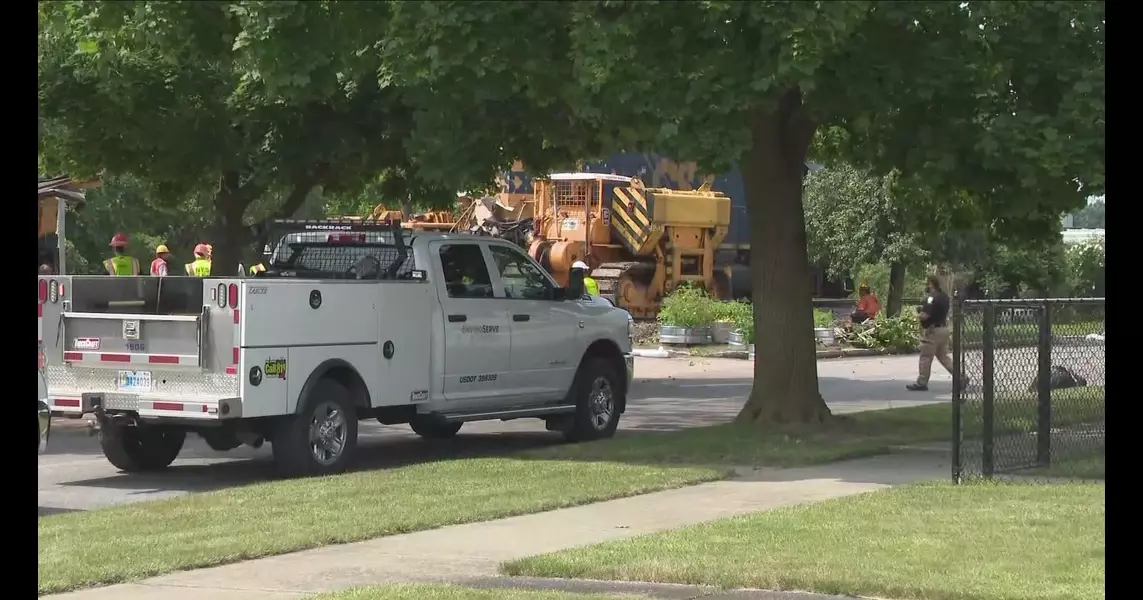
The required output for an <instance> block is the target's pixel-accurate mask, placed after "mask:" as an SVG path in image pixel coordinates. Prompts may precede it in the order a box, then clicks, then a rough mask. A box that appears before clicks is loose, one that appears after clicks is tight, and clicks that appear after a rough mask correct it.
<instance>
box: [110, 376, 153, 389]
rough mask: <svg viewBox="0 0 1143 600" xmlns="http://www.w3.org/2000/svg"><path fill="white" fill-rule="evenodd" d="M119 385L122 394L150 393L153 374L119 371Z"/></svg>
mask: <svg viewBox="0 0 1143 600" xmlns="http://www.w3.org/2000/svg"><path fill="white" fill-rule="evenodd" d="M118 383H119V391H121V392H149V391H151V372H150V371H119V382H118Z"/></svg>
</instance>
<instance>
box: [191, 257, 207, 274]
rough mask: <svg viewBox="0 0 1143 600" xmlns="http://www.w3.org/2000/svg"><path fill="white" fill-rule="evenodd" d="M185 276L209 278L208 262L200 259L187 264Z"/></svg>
mask: <svg viewBox="0 0 1143 600" xmlns="http://www.w3.org/2000/svg"><path fill="white" fill-rule="evenodd" d="M187 275H190V276H191V277H210V261H209V260H206V259H205V258H200V259H197V260H195V261H194V262H192V263H188V264H187Z"/></svg>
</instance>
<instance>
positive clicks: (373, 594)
mask: <svg viewBox="0 0 1143 600" xmlns="http://www.w3.org/2000/svg"><path fill="white" fill-rule="evenodd" d="M645 597H646V596H638V595H634V594H619V595H612V594H572V593H568V592H558V591H548V590H544V591H535V590H513V589H504V588H499V589H476V588H466V587H458V586H452V585H428V584H406V585H379V586H374V587H363V588H354V589H351V590H345V591H341V592H333V593H330V594H321V595H320V596H313V597H312V598H310V600H636V599H638V598H645Z"/></svg>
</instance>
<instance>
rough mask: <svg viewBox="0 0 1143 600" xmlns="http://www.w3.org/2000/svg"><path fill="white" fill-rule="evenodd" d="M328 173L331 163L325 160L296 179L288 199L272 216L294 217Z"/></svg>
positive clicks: (281, 217)
mask: <svg viewBox="0 0 1143 600" xmlns="http://www.w3.org/2000/svg"><path fill="white" fill-rule="evenodd" d="M328 173H329V163H325V162H323V163H321V164H319V165H318V166H317V167H315V168H313V169H311V170H310V171H308V172H306V173H305V174H304V175H302V176H301V177H299V178H298V179H297V180H296V181H294V187H293V189H292V190H290V195H288V196H286V201H285V202H283V203H282V206H281V207H280V208H278V211H277V212H276V213H274V215H273V216H272V217H270V218H271V219H288V218H290V217H292V216H293V215H294V213H296V212H298V209H300V208H301V207H302V204H305V202H306V198H308V197H309V195H310V192H311V191H312V190H313V189H314V186H316V185H317V184H318V183H319V182H320V181H321V180H322V179H324V178H325V176H326V175H327V174H328Z"/></svg>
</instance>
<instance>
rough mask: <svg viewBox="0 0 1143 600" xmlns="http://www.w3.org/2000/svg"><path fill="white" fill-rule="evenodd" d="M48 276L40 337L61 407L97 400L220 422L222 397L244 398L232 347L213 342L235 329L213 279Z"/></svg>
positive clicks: (53, 397)
mask: <svg viewBox="0 0 1143 600" xmlns="http://www.w3.org/2000/svg"><path fill="white" fill-rule="evenodd" d="M40 279H41V281H43V282H45V284H44V285H42V286H41V287H47V288H48V293H47V298H45V300H44V302H42V303H41V305H40V306H41V310H40V315H41V316H40V321H41V322H40V328H41V335H42V339H41V340H40V342H41V348H42V351H43V354H44V361H45V363H46V364H45V370H44V374H45V377H46V379H47V382H48V388H49V390H50V397H49V404H50V405H51V406H52V410H53V411H57V412H65V413H67V412H71V413H77V412H91V411H92V410H93V409H94V408H95V407H94V406H92V400H95V401H96V403H98V404H99V405H100V407H101V408H103V409H104V410H125V411H137V412H138V413H139V414H140V415H163V416H168V415H176V414H177V415H178V416H179V417H185V418H193V419H218V418H220V417H221V415H220V412H221V411H219V410H218V409H219V402H220V401H221V400H223V399H233V400H236V399H237V396H238V380H237V376H236V373H235V372H234V371H233V370H232V372H230V373H228V372H227V369H226V367H227V366H229V365H230V364H232V362H231V361H229V360H228V359H229V358H230V357H228V356H226V354H227V353H226V350H227V349H225V348H211V347H210V344H209V343H208V341H209V340H210V339H212V335H211V333H213V334H214V336H215V337H214V338H213V339H219V338H218V337H217V336H218V335H222V336H230V337H233V335H234V334H233V331H234V325H233V323H232V322H231V320H228V319H227V318H225V317H229V315H228V314H225V313H226V312H227V311H229V310H230V309H229V306H225V305H224V306H223V307H219V306H218V303H217V297H218V291H217V289H216V288H215V285H216V284H215V282H214V281H213V280H209V279H197V278H190V277H185V278H184V277H162V278H159V277H100V276H90V277H88V276H73V277H49V276H45V277H41V278H40ZM212 296H213V297H214V298H215V301H213V302H210V303H207V302H206V301H205V300H209V299H210V298H211V297H212ZM224 304H225V303H224ZM212 317H213V319H212ZM231 354H232V353H231ZM228 412H229V411H228Z"/></svg>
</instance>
